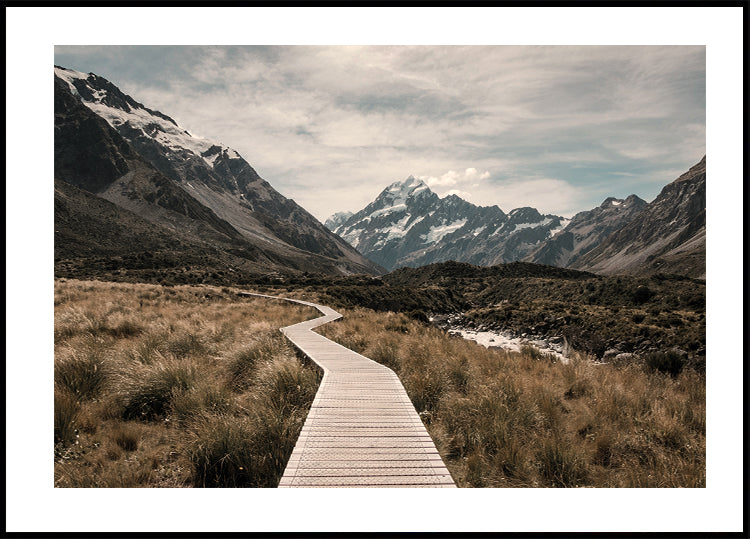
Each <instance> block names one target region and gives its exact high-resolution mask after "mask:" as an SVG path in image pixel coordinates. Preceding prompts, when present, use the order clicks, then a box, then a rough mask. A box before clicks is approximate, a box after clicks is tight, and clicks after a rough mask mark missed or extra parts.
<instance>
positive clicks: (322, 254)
mask: <svg viewBox="0 0 750 539" xmlns="http://www.w3.org/2000/svg"><path fill="white" fill-rule="evenodd" d="M55 81H56V82H55V91H56V98H55V99H56V102H55V103H56V128H57V120H58V110H57V105H58V101H60V102H61V104H62V102H63V101H65V106H64V107H62V108H61V117H60V120H61V124H60V125H61V126H62V127H66V126H67V127H66V129H68V133H69V136H62V131H59V130H57V131H56V139H55V145H56V148H55V158H56V162H55V167H56V177H58V178H59V179H62V180H63V181H66V182H68V183H72V184H73V185H76V186H77V187H79V188H82V189H84V190H87V191H89V192H93V193H95V194H97V195H99V196H102V197H104V198H107V200H109V201H110V202H113V203H115V204H117V205H119V206H121V207H123V208H126V209H128V210H130V211H135V212H136V213H139V212H140V213H139V214H140V215H144V216H145V215H149V217H150V218H152V219H157V217H156V215H157V214H158V215H159V217H158V219H160V220H161V221H164V220H165V219H167V217H166V215H165V214H164V213H163V211H162V210H159V212H161V213H159V212H156V213H154V211H155V209H154V207H155V204H156V205H158V204H157V202H158V201H159V200H161V201H162V202H164V201H168V203H166V202H165V204H166V205H168V206H169V210H170V211H172V212H174V211H177V212H178V213H179V212H181V214H183V215H185V216H186V217H188V218H189V219H193V221H191V223H192V224H194V220H195V219H196V218H200V219H202V218H203V217H206V218H209V217H210V219H209V221H211V220H212V221H211V222H212V224H211V225H210V226H211V227H212V228H214V229H217V230H218V229H222V231H221V234H224V235H228V236H231V237H233V238H234V240H236V239H238V238H241V239H243V240H244V241H246V242H249V244H251V245H253V246H255V247H257V248H259V249H262V250H264V251H268V252H269V255H268V256H269V257H270V259H273V258H274V257H276V260H277V261H278V262H279V263H280V264H281V265H282V266H283V265H284V264H285V262H283V261H282V260H287V261H288V260H290V258H288V257H291V259H294V260H296V261H298V262H299V261H301V260H303V259H305V258H306V257H309V256H310V255H312V256H314V257H316V258H315V260H316V262H314V263H313V262H310V263H309V264H307V265H305V264H304V263H301V262H300V263H299V264H297V265H298V266H299V267H298V268H296V269H305V268H307V269H308V270H310V271H324V272H328V273H343V274H349V273H371V274H378V273H381V272H382V268H380V267H378V266H377V265H376V264H373V263H372V262H370V261H369V260H367V259H366V258H365V257H363V256H362V255H361V254H360V253H358V252H357V251H356V250H355V249H353V248H352V247H351V246H349V245H348V244H347V243H346V242H344V241H342V240H341V239H340V238H338V237H336V236H335V235H334V234H332V233H331V232H330V231H329V230H327V229H326V228H325V227H324V226H323V225H322V224H320V222H318V220H317V219H315V218H314V217H313V216H312V215H310V214H309V213H308V212H307V211H306V210H304V209H303V208H302V207H300V206H299V205H298V204H296V203H295V202H294V201H293V200H289V199H287V198H285V197H283V196H282V195H281V194H279V193H278V192H277V191H276V190H275V189H273V187H271V185H270V184H268V182H266V181H265V180H263V179H262V178H261V177H260V176H259V175H258V174H257V172H256V171H255V170H254V169H253V168H252V167H251V166H250V165H249V164H248V163H247V162H246V161H245V160H244V159H243V158H242V157H241V156H240V155H239V154H238V153H237V152H236V151H234V150H233V149H231V148H228V147H226V146H223V145H221V144H217V143H215V142H212V141H210V140H207V139H203V138H200V137H197V136H195V135H193V134H191V133H189V132H188V131H186V130H184V129H182V128H181V127H180V126H179V125H178V124H177V123H176V122H175V121H174V120H173V119H172V118H170V117H169V116H167V115H166V114H163V113H161V112H159V111H156V110H152V109H149V108H147V107H146V106H144V105H143V104H141V103H139V102H137V101H135V100H134V99H133V98H132V97H130V96H128V95H126V94H124V93H123V92H122V91H120V90H119V89H118V88H117V86H115V85H114V84H112V83H111V82H109V81H108V80H106V79H104V78H103V77H99V76H97V75H95V74H93V73H88V74H86V73H81V72H78V71H72V70H69V69H65V68H61V67H57V66H56V67H55ZM59 92H62V93H67V96H60V97H59V99H58V93H59ZM68 97H70V98H72V99H73V101H72V102H71V101H69V100H68V99H67V98H68ZM75 103H79V104H80V103H82V104H83V105H85V106H86V107H87V108H88V110H89V111H91V112H93V113H95V115H96V117H98V118H101V119H103V120H105V121H106V124H107V126H108V127H107V126H104V127H102V126H100V125H95V124H96V122H95V121H93V120H92V118H90V117H88V116H86V115H85V114H83V113H82V112H81V111H79V110H74V109H75V107H76V105H75ZM66 115H67V117H66ZM71 115H73V116H76V117H77V118H78V120H77V122H78V123H76V122H72V121H68V120H69V119H70V118H71V117H72V116H71ZM85 126H89V128H85V129H84V128H82V127H85ZM62 127H61V128H62ZM108 129H111V130H113V132H111V131H108ZM58 134H60V135H61V136H59V137H58ZM86 145H88V148H87V147H86ZM81 154H85V157H86V159H84V161H85V162H88V163H89V165H90V166H88V168H87V167H86V166H81V164H80V163H76V162H75V161H74V160H72V159H71V158H69V157H68V156H70V155H81ZM101 156H109V157H106V159H103V158H101ZM110 157H111V158H110ZM87 160H88V161H87ZM100 167H101V170H100ZM58 169H59V174H58ZM135 169H138V170H139V171H140V172H139V175H138V178H139V179H138V182H137V183H138V186H139V189H140V191H138V189H136V188H135V186H134V185H135V184H134V183H133V182H134V179H133V171H134V170H135ZM154 169H155V170H154ZM102 171H106V174H102V173H101V172H102ZM155 172H158V174H155ZM63 176H64V177H63ZM128 182H129V183H128ZM154 182H156V183H158V185H156V184H155V183H154ZM126 183H127V184H128V185H127V189H126V188H125V187H124V184H126ZM115 184H117V185H120V184H122V185H121V186H120V187H118V186H117V185H115ZM105 191H106V193H105ZM162 209H164V208H162ZM200 219H199V220H200ZM161 221H160V222H161ZM201 222H207V221H205V220H203V221H201ZM162 224H163V223H162ZM175 226H176V225H175ZM180 226H186V223H184V222H183V223H181V225H180ZM217 227H218V228H217ZM173 228H174V227H173ZM177 228H179V226H177ZM234 240H233V241H234Z"/></svg>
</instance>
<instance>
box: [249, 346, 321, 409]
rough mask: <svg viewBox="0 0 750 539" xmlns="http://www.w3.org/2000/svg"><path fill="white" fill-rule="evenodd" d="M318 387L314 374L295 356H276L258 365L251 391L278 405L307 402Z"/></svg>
mask: <svg viewBox="0 0 750 539" xmlns="http://www.w3.org/2000/svg"><path fill="white" fill-rule="evenodd" d="M317 390H318V380H317V375H316V374H315V372H314V371H312V370H311V369H306V368H305V367H304V366H303V365H302V364H301V363H300V362H299V361H298V360H297V359H296V358H277V359H275V360H273V361H270V362H266V363H264V364H263V365H261V366H260V367H259V368H258V372H257V374H256V379H255V384H254V386H253V392H254V393H255V394H256V395H258V397H259V398H262V399H263V402H265V403H267V404H268V405H269V406H273V407H275V408H278V409H283V408H285V407H292V408H300V407H304V406H309V405H310V403H312V401H313V399H314V398H315V393H316V392H317Z"/></svg>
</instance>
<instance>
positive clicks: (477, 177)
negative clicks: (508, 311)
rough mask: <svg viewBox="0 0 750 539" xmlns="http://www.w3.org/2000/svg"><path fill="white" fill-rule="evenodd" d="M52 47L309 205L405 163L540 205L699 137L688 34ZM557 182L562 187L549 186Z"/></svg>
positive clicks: (380, 178) (604, 182) (672, 158)
mask: <svg viewBox="0 0 750 539" xmlns="http://www.w3.org/2000/svg"><path fill="white" fill-rule="evenodd" d="M55 52H56V62H57V63H61V64H62V65H64V66H66V67H72V68H74V69H80V70H83V71H94V72H97V73H98V74H101V75H103V76H105V77H107V78H109V79H110V80H112V82H114V83H115V84H117V85H118V86H120V87H121V88H122V89H123V90H124V91H126V92H127V93H130V94H131V95H132V96H133V97H134V98H135V99H136V100H138V101H141V102H144V103H145V104H147V106H149V107H151V108H155V109H158V110H161V111H162V112H164V113H166V114H168V115H170V116H172V117H173V118H175V119H176V120H177V121H178V122H179V123H180V124H181V125H182V126H183V127H185V128H186V129H187V130H188V131H190V132H191V133H193V132H195V133H198V134H200V135H201V136H204V137H206V138H209V139H212V140H216V141H217V142H221V143H223V144H226V145H228V146H231V147H233V148H234V149H236V150H237V151H239V152H240V154H242V155H243V156H244V157H245V158H246V159H247V160H248V161H249V162H250V163H251V164H252V165H253V166H254V167H255V168H256V170H258V172H259V173H260V174H261V176H263V177H264V178H265V179H267V180H268V181H269V182H270V183H271V184H272V185H274V187H276V188H277V189H278V190H279V191H281V192H282V193H283V194H285V195H286V196H291V197H292V198H295V199H296V200H297V201H298V202H300V203H301V204H302V205H303V206H305V207H306V208H307V209H308V210H310V211H311V212H312V213H314V214H315V215H316V216H317V217H318V218H320V219H324V218H325V217H326V216H327V215H330V214H331V213H334V212H335V211H339V210H343V209H350V210H352V209H359V208H357V207H355V206H352V205H353V204H355V203H357V204H361V206H360V207H362V206H363V205H364V204H366V203H367V202H369V201H370V200H372V197H374V196H375V195H377V193H378V192H379V191H380V190H382V188H383V187H385V186H386V185H388V184H389V183H391V182H393V181H395V180H401V179H404V178H406V177H407V176H408V175H409V174H414V175H419V176H420V177H422V178H423V179H425V181H426V182H427V183H428V185H430V187H431V188H434V190H436V192H438V194H445V193H447V192H448V191H450V190H451V189H455V190H458V191H460V192H461V193H463V194H464V196H466V197H467V198H473V199H475V200H479V201H481V202H482V203H483V204H494V203H497V204H500V205H501V207H503V208H504V209H505V207H506V206H508V204H507V203H506V202H505V201H506V200H508V196H509V194H511V195H512V196H511V200H517V201H523V203H524V204H528V205H532V206H535V207H539V206H541V205H542V204H547V201H548V200H549V202H550V204H551V208H550V210H549V211H552V212H556V213H564V212H569V211H573V210H576V209H577V210H583V209H589V208H591V207H593V206H595V205H598V204H599V203H600V202H601V199H603V198H606V196H608V192H607V191H608V189H611V188H612V186H615V187H617V188H618V189H623V190H631V192H636V191H638V190H640V191H638V192H637V194H639V195H640V196H642V197H643V198H646V199H649V198H653V197H654V196H655V195H656V194H657V192H658V188H659V185H663V184H665V183H667V182H669V181H671V179H674V178H668V177H667V178H664V177H662V176H661V174H662V173H665V172H666V171H671V170H686V169H687V168H688V167H689V166H690V165H692V164H694V163H695V162H697V161H698V160H699V159H700V158H701V157H702V156H703V154H704V153H705V47H701V46H686V47H669V46H656V47H648V46H605V47H598V46H561V47H558V46H541V47H535V46H484V45H482V46H404V47H402V46H291V47H287V46H279V47H275V46H248V47H239V46H232V47H198V46H191V47H158V46H157V47H142V46H126V47H57V48H56V50H55ZM157 66H158V67H159V68H158V69H157ZM623 174H632V176H626V175H623ZM629 178H633V180H632V181H629ZM647 178H651V180H650V181H648V180H647ZM540 179H544V180H545V181H547V180H549V181H557V182H558V183H552V184H548V185H546V188H559V189H562V190H563V194H561V195H560V196H558V197H548V196H547V193H546V192H544V191H539V192H538V194H537V195H535V196H537V197H538V199H539V200H540V202H538V203H535V202H534V201H533V200H534V199H533V197H532V195H533V192H530V191H529V189H528V188H524V187H523V185H522V184H523V183H524V182H532V183H531V185H532V186H533V185H543V184H539V183H538V182H539V181H541V180H540ZM533 182H537V183H533ZM329 186H330V188H329ZM571 186H572V187H573V188H574V189H576V190H577V191H576V193H577V195H578V199H577V200H578V202H577V203H576V202H574V200H573V199H572V198H570V197H569V196H568V195H565V193H568V192H569V191H570V189H568V188H569V187H571ZM344 188H345V190H346V192H347V196H339V195H338V193H340V192H341V190H342V189H344ZM323 192H326V193H328V194H327V195H325V196H321V193H323ZM329 195H330V196H329ZM527 195H528V196H527ZM613 196H618V195H617V194H613ZM368 197H369V198H368ZM554 200H557V201H558V202H559V204H558V205H557V206H556V205H555V204H554ZM472 202H474V200H472Z"/></svg>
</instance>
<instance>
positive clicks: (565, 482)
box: [318, 309, 706, 487]
mask: <svg viewBox="0 0 750 539" xmlns="http://www.w3.org/2000/svg"><path fill="white" fill-rule="evenodd" d="M342 314H344V318H343V319H342V320H340V321H338V322H336V323H335V324H327V325H325V326H322V327H321V328H320V329H319V330H318V331H319V332H320V333H322V334H324V335H326V336H327V337H329V338H331V339H333V340H335V341H337V342H339V343H341V344H344V345H345V346H350V347H352V348H353V349H354V350H355V351H357V352H360V353H362V354H364V355H366V356H367V357H370V358H372V359H374V360H376V361H379V362H381V363H383V364H384V365H386V366H388V367H390V368H392V369H393V370H394V371H395V372H396V374H398V375H399V378H400V379H401V381H402V382H403V384H404V387H405V388H406V391H407V393H408V394H409V396H410V398H411V400H412V403H413V404H414V405H415V408H416V409H417V411H418V412H419V413H420V417H421V418H422V419H423V421H424V423H425V425H426V427H427V429H428V431H429V432H430V435H431V436H432V438H433V440H434V441H435V444H436V446H437V448H438V450H439V451H440V453H441V455H442V457H443V459H444V461H445V463H446V465H447V466H448V469H449V470H450V471H451V475H452V476H453V478H454V480H455V481H456V483H457V484H458V485H459V486H464V487H467V486H474V487H704V486H705V481H706V469H705V466H706V461H705V455H706V453H705V451H706V449H705V447H706V441H705V435H706V434H705V433H706V423H705V421H706V419H705V417H706V411H705V375H704V374H702V373H700V372H696V371H695V370H693V369H690V368H687V367H685V366H682V367H681V368H680V369H679V370H677V369H673V368H671V367H669V365H671V363H670V362H669V361H670V360H669V359H664V360H663V361H662V362H661V363H656V365H654V364H648V363H643V364H637V365H636V364H630V365H623V366H617V365H611V364H597V363H595V362H594V361H592V359H591V358H589V357H587V356H585V355H582V354H575V353H574V354H572V358H571V361H569V362H568V363H566V364H563V363H560V362H558V361H556V360H555V359H554V358H553V357H552V356H548V355H546V354H542V353H540V352H539V351H538V350H536V349H533V348H531V347H525V348H524V349H522V350H521V352H520V353H518V352H509V351H504V350H494V349H485V348H483V347H481V346H479V345H477V344H475V343H473V342H469V341H465V340H463V339H460V338H458V337H454V336H450V335H447V334H445V333H443V332H442V331H441V330H439V329H437V328H434V327H430V326H427V325H425V324H422V323H419V322H418V321H415V320H413V319H411V318H410V317H408V316H406V315H403V314H394V313H376V312H373V311H370V310H367V309H356V310H350V311H344V312H343V313H342ZM352 345H353V346H352ZM661 359H663V358H661ZM665 364H666V365H667V366H666V367H663V368H660V367H661V366H662V365H665Z"/></svg>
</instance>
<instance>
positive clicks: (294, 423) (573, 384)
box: [55, 280, 706, 487]
mask: <svg viewBox="0 0 750 539" xmlns="http://www.w3.org/2000/svg"><path fill="white" fill-rule="evenodd" d="M290 295H295V294H294V293H293V292H291V293H290ZM307 299H310V298H307ZM339 310H340V311H341V312H342V314H344V319H343V320H341V321H338V322H335V323H332V324H327V325H325V326H323V327H322V328H320V329H319V331H320V332H321V333H322V334H324V335H326V336H328V337H329V338H331V339H333V340H335V341H337V342H340V343H341V344H343V345H345V346H347V347H349V348H351V349H352V350H355V351H357V352H359V353H362V354H364V355H366V356H367V357H370V358H372V359H373V360H375V361H378V362H380V363H382V364H384V365H386V366H388V367H390V368H392V369H393V370H394V371H395V372H396V373H397V374H398V375H399V377H400V378H401V380H402V382H403V384H404V386H405V388H406V390H407V392H408V393H409V396H410V398H411V400H412V402H413V403H414V405H415V407H416V409H417V411H418V412H419V413H420V416H421V417H422V420H423V421H424V423H425V424H426V426H427V428H428V430H429V432H430V434H431V436H432V437H433V440H434V441H435V443H436V445H437V447H438V450H439V451H440V453H441V455H442V456H443V459H444V461H445V463H446V465H447V466H448V468H449V470H450V471H451V474H452V475H453V478H454V480H455V481H456V483H457V484H458V485H459V486H462V487H703V486H705V482H706V479H705V477H706V465H705V445H706V444H705V432H706V425H705V421H706V420H705V417H706V412H705V375H704V374H703V373H701V372H697V371H695V370H694V369H692V368H690V367H689V366H688V367H685V366H682V365H680V368H679V369H675V368H672V367H673V365H672V364H671V363H670V361H671V359H670V357H668V356H667V355H664V356H663V357H662V356H658V357H657V355H654V356H652V357H650V360H649V361H644V362H640V363H637V364H629V365H621V366H617V365H612V364H608V365H603V364H597V363H594V362H593V361H591V358H590V357H588V356H585V355H583V354H575V353H574V354H573V357H572V358H571V361H570V362H569V363H567V364H561V363H559V362H555V361H554V359H553V358H551V357H548V356H545V355H543V354H540V353H539V352H538V351H537V350H535V349H533V348H526V349H524V350H523V351H522V352H521V353H514V352H505V351H500V350H488V349H485V348H483V347H481V346H479V345H476V344H475V343H473V342H469V341H465V340H463V339H460V338H457V337H452V336H449V335H447V334H446V333H445V332H443V331H442V330H440V329H438V328H435V327H432V326H429V325H428V324H425V323H422V322H420V321H418V320H415V319H414V317H413V316H409V315H406V314H403V313H393V312H375V311H372V310H370V309H365V308H355V309H339ZM315 313H316V311H314V310H313V309H310V308H307V307H303V306H298V305H293V304H288V303H283V302H274V301H269V300H263V299H247V298H240V297H238V296H236V295H235V294H234V293H233V292H232V291H231V290H230V289H227V288H224V289H221V290H220V289H217V288H211V287H207V286H175V287H169V286H167V287H165V286H159V285H147V284H126V283H104V282H97V281H65V280H59V281H57V282H56V284H55V485H56V486H59V487H131V486H144V487H160V486H161V487H183V486H184V487H187V486H195V487H203V486H218V487H235V486H236V487H252V486H264V487H273V486H275V485H276V484H277V483H278V480H279V478H280V476H281V474H282V472H283V469H284V467H285V464H286V460H287V459H288V457H289V454H290V453H291V450H292V448H293V446H294V443H295V441H296V438H297V436H298V433H299V430H300V429H301V426H302V423H303V421H304V418H305V416H306V413H307V410H308V409H309V406H310V404H311V402H312V399H313V397H314V394H315V391H316V390H317V385H318V382H319V374H318V372H317V371H316V370H314V369H313V367H311V366H309V365H306V364H305V363H304V362H302V361H301V360H300V359H299V358H298V357H297V356H296V354H295V352H294V351H293V349H292V348H291V346H290V345H289V344H288V343H287V342H286V341H285V340H284V339H283V336H282V335H281V334H280V332H279V331H278V328H279V327H281V326H284V325H289V324H293V323H296V322H299V321H301V320H305V319H309V318H311V317H312V316H314V315H315Z"/></svg>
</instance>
